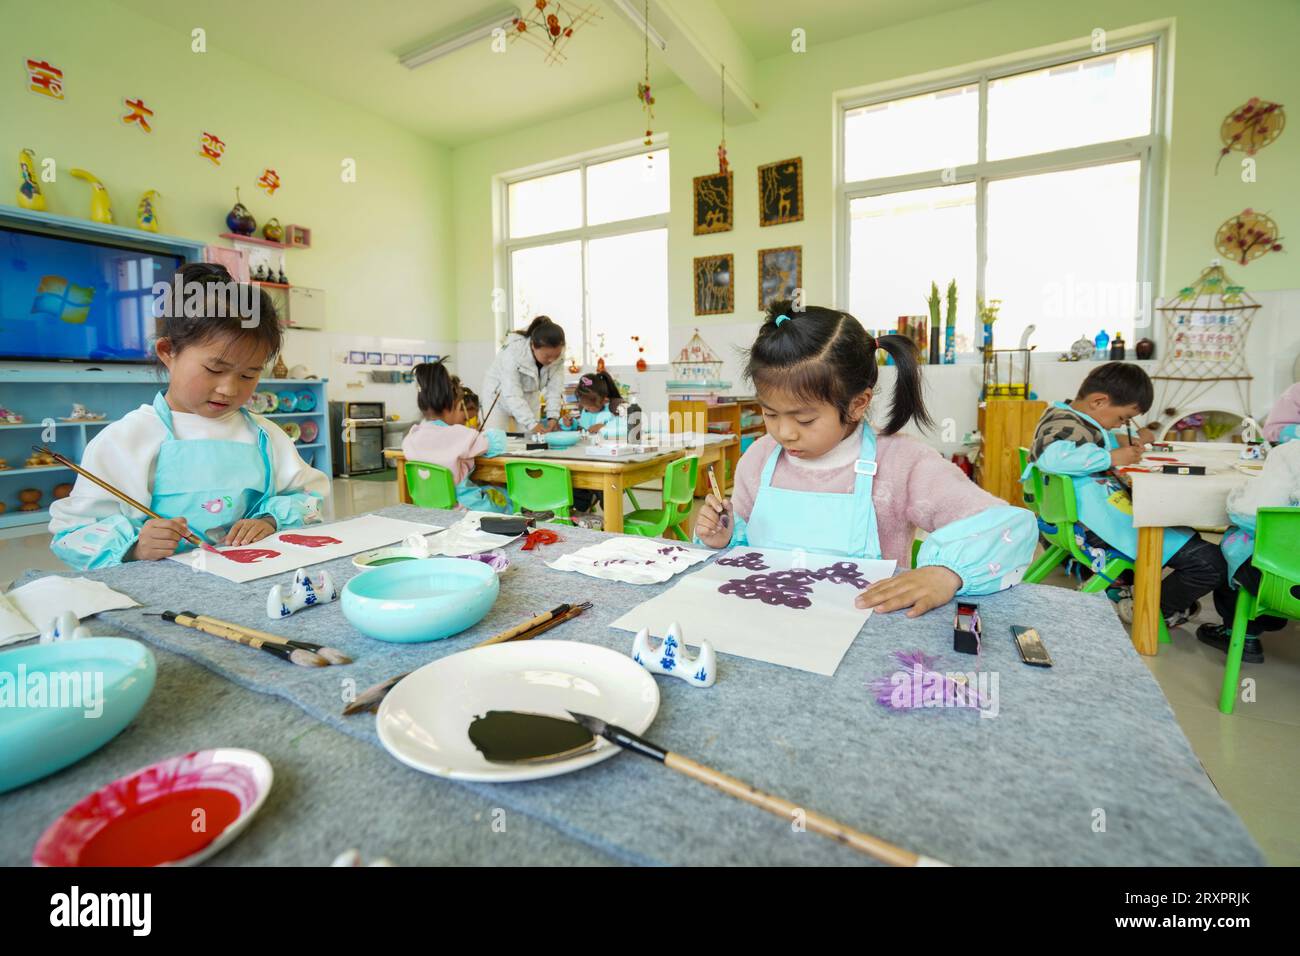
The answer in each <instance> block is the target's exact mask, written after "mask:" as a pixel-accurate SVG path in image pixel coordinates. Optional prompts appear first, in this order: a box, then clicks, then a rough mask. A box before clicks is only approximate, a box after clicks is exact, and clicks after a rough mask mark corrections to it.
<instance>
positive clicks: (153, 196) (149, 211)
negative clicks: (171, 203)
mask: <svg viewBox="0 0 1300 956" xmlns="http://www.w3.org/2000/svg"><path fill="white" fill-rule="evenodd" d="M161 198H162V196H161V195H160V194H159V192H158V190H156V189H151V190H149V191H148V192H147V193H145V194H144V195H143V196H141V197H140V203H139V205H137V206H136V207H135V224H136V225H137V226H139V227H140V228H141V229H143V230H144V231H145V232H157V231H158V205H157V201H158V200H159V199H161Z"/></svg>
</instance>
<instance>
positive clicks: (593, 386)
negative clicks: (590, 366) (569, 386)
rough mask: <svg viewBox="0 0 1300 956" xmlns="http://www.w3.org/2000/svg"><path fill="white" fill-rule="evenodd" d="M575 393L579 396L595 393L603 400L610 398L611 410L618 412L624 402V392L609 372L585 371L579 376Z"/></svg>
mask: <svg viewBox="0 0 1300 956" xmlns="http://www.w3.org/2000/svg"><path fill="white" fill-rule="evenodd" d="M574 394H575V395H577V396H578V397H579V398H582V397H583V396H584V395H594V396H595V397H596V398H599V399H600V400H601V401H605V400H606V399H608V401H609V410H610V411H611V412H617V411H618V407H619V406H620V405H622V404H623V393H622V392H620V391H619V390H618V382H616V381H614V376H613V375H610V374H609V373H608V372H583V373H582V375H580V376H579V377H578V387H577V388H576V389H575V390H574Z"/></svg>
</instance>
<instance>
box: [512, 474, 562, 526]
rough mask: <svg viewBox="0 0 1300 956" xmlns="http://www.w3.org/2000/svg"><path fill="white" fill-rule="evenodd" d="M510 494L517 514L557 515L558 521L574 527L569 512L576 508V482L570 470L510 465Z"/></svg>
mask: <svg viewBox="0 0 1300 956" xmlns="http://www.w3.org/2000/svg"><path fill="white" fill-rule="evenodd" d="M506 493H507V494H509V495H510V501H511V502H512V503H513V505H514V509H515V510H514V513H515V514H519V513H520V512H522V511H525V510H527V511H553V512H555V520H556V521H558V522H560V523H562V524H568V525H571V524H573V522H572V521H571V520H569V512H570V510H571V509H572V508H573V479H572V478H571V477H570V476H569V469H568V468H566V467H565V466H564V465H556V464H552V463H550V462H545V461H508V462H506Z"/></svg>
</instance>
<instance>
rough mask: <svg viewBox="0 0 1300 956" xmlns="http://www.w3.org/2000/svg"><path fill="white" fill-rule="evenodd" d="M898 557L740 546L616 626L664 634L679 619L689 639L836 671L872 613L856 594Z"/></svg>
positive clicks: (762, 657)
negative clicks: (858, 603) (870, 557)
mask: <svg viewBox="0 0 1300 956" xmlns="http://www.w3.org/2000/svg"><path fill="white" fill-rule="evenodd" d="M751 555H752V556H755V557H749V556H751ZM721 561H725V562H744V563H727V564H722V563H719V562H721ZM895 564H896V562H894V561H871V560H867V559H865V558H843V557H838V556H831V555H822V554H814V553H811V552H807V553H805V552H797V551H774V550H768V549H764V548H750V547H741V548H733V549H732V550H731V551H729V552H728V553H727V554H725V555H723V556H722V557H721V558H719V560H718V561H714V562H713V563H712V564H709V565H708V566H707V567H704V568H701V569H700V570H699V571H696V572H695V573H694V574H690V575H687V576H686V577H684V578H682V579H681V580H680V581H678V582H677V583H676V584H675V585H673V586H672V587H671V588H669V589H668V590H667V591H664V592H663V593H662V594H658V595H656V596H655V597H652V598H651V599H650V600H648V601H645V602H644V603H642V604H639V605H637V606H636V607H634V608H633V609H632V610H630V611H629V612H628V613H626V614H624V615H623V616H622V617H620V618H619V619H618V620H617V621H615V622H614V623H613V624H612V625H611V627H617V628H621V629H623V630H626V631H639V630H640V629H641V628H643V627H645V628H649V629H650V633H651V634H653V635H654V636H656V637H662V636H663V635H664V634H665V633H666V632H667V630H668V627H669V625H671V624H672V623H673V622H674V621H677V622H678V623H680V624H681V626H682V636H683V637H684V639H685V640H686V643H687V644H699V643H700V641H702V640H707V641H709V642H710V643H711V644H712V645H713V647H714V649H715V650H718V651H720V652H722V653H723V654H736V655H738V656H740V657H748V658H752V659H753V660H758V661H767V662H768V663H770V664H780V665H781V666H782V667H794V668H798V669H799V670H805V671H811V672H812V673H814V674H824V675H825V676H827V677H830V676H831V675H833V674H834V673H835V669H836V668H837V667H839V664H840V661H841V660H842V659H843V657H844V654H845V653H846V652H847V651H848V649H849V646H850V645H851V644H852V643H853V638H854V637H856V636H857V633H858V631H859V630H860V629H861V628H862V625H863V623H864V622H865V621H866V620H867V618H868V617H870V616H871V612H870V611H863V610H859V609H858V608H855V607H854V606H853V600H854V598H856V597H857V596H858V592H859V591H861V590H862V588H864V587H866V586H867V584H868V583H874V582H876V581H880V580H883V579H884V578H887V577H890V576H891V575H892V574H893V573H894V567H895ZM722 588H725V589H726V591H723V590H720V589H722ZM728 592H731V593H728ZM744 595H749V596H744Z"/></svg>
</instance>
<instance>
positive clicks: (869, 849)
mask: <svg viewBox="0 0 1300 956" xmlns="http://www.w3.org/2000/svg"><path fill="white" fill-rule="evenodd" d="M664 764H665V765H666V766H668V767H671V768H672V769H673V770H676V771H677V772H678V773H681V774H685V775H686V776H688V777H690V778H691V779H693V780H698V781H699V782H700V783H707V784H708V785H709V786H710V787H715V788H716V789H718V790H721V791H722V792H723V793H725V794H728V795H729V796H732V797H735V798H737V799H738V800H744V801H745V802H746V803H752V804H753V805H754V806H756V807H760V808H761V809H763V810H766V811H767V812H768V813H772V814H775V815H776V816H778V817H784V818H785V819H786V820H788V821H791V822H793V821H794V820H795V819H796V816H795V814H796V813H802V814H803V818H804V821H805V822H806V823H807V825H808V829H809V830H812V831H813V832H814V833H820V834H821V835H822V836H826V837H830V838H831V839H832V840H834V841H835V842H836V843H843V844H844V845H846V846H850V847H852V848H853V849H855V850H858V851H860V852H862V853H866V854H867V855H868V856H872V857H875V858H876V859H877V860H880V861H881V862H882V863H888V864H889V865H891V866H919V865H930V866H935V865H940V866H941V865H943V864H937V863H936V862H935V861H933V860H931V859H930V858H929V857H923V856H919V855H918V854H916V853H913V852H911V851H910V850H904V849H903V848H902V847H897V846H894V845H893V844H892V843H886V842H885V841H884V840H881V839H878V838H877V837H873V836H871V835H869V834H866V833H863V832H861V831H860V830H854V829H853V828H852V827H848V826H845V825H844V824H843V823H840V822H838V821H836V820H832V819H831V818H830V817H826V816H822V815H821V814H820V813H817V812H815V811H813V810H808V809H805V808H803V807H798V806H795V804H793V803H791V802H790V801H789V800H785V799H783V798H781V797H777V796H774V795H772V794H770V793H765V792H763V791H762V790H759V789H758V788H757V787H752V786H750V785H749V784H747V783H745V782H743V781H741V780H737V779H736V778H735V777H729V776H727V775H726V774H725V773H721V772H719V771H717V770H714V769H713V768H712V767H706V766H704V764H702V763H696V762H695V761H694V760H692V759H690V758H689V757H683V756H682V755H681V754H678V753H672V752H671V751H670V752H669V753H668V755H667V756H666V757H665V758H664Z"/></svg>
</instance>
